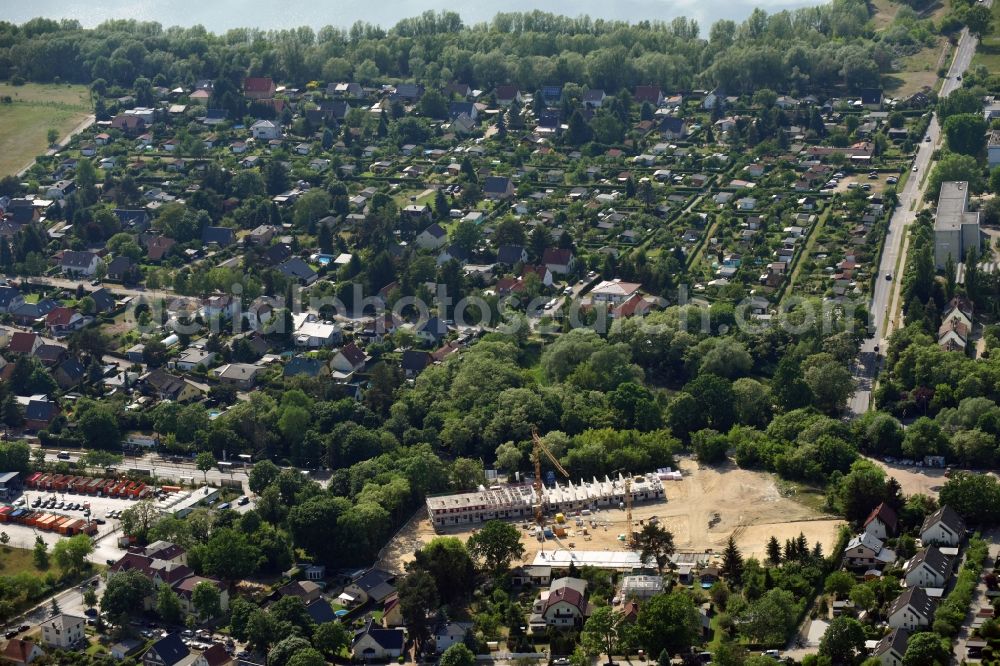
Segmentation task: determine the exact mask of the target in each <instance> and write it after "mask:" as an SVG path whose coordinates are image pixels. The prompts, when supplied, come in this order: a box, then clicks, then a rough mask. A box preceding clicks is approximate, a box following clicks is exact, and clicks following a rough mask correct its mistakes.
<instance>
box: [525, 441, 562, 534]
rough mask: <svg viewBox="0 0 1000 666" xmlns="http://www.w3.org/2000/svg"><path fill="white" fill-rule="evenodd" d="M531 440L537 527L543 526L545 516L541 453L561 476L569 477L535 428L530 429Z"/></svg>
mask: <svg viewBox="0 0 1000 666" xmlns="http://www.w3.org/2000/svg"><path fill="white" fill-rule="evenodd" d="M531 441H532V448H531V460H532V462H534V463H535V522H536V523H538V525H539V527H543V526H544V525H545V516H544V514H543V513H542V454H543V453H544V454H545V457H546V458H548V459H549V462H550V463H552V466H553V467H555V468H556V469H557V470H559V472H560V473H561V474H562V475H563V476H565V477H566V478H567V479H568V478H570V477H569V472H567V471H566V469H565V468H564V467H563V466H562V465H560V464H559V460H558V459H557V458H556V457H555V456H554V455H553V454H552V452H551V451H549V449H548V447H547V446H545V444H543V443H542V438H541V437H539V436H538V430H537V429H536V428H532V429H531Z"/></svg>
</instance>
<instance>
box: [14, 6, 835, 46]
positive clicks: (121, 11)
mask: <svg viewBox="0 0 1000 666" xmlns="http://www.w3.org/2000/svg"><path fill="white" fill-rule="evenodd" d="M824 1H825V0H611V1H608V0H576V1H575V2H566V0H507V1H506V2H503V3H499V4H493V3H486V2H477V3H470V4H471V5H472V6H469V7H456V5H455V4H454V3H451V2H445V1H444V0H386V1H385V2H382V3H377V4H375V5H368V4H365V3H350V2H343V1H342V0H337V1H334V2H329V1H326V2H324V1H323V0H318V1H317V0H283V1H282V2H277V3H276V2H262V1H261V0H243V1H236V0H215V1H209V2H206V1H205V0H88V1H87V2H83V1H81V0H28V1H27V2H26V1H25V0H0V8H2V11H0V17H2V18H3V19H4V20H7V21H13V22H15V23H23V22H24V21H27V20H28V19H31V18H34V17H36V16H44V17H46V18H55V19H59V18H70V19H76V20H78V21H80V23H81V24H82V25H84V26H85V27H93V26H95V25H97V24H99V23H101V22H102V21H105V20H108V19H113V18H124V19H136V20H140V21H156V22H159V23H161V24H162V25H163V26H172V25H181V26H192V25H199V24H200V25H203V26H205V28H206V29H208V30H209V31H211V32H224V31H226V30H229V29H230V28H237V27H255V28H262V29H282V28H294V27H299V26H303V25H306V26H309V27H311V28H313V29H316V30H318V29H319V28H321V27H323V26H326V25H334V26H338V27H344V28H346V27H350V26H351V25H352V24H353V23H355V22H356V21H365V22H368V23H374V24H377V25H381V26H383V27H391V26H392V25H394V24H395V23H396V22H397V21H399V20H400V19H402V18H408V17H411V16H417V15H419V14H421V13H423V12H425V11H427V10H433V11H441V10H449V11H457V12H458V13H459V14H460V15H461V16H462V19H463V21H464V22H465V23H466V24H474V23H479V22H481V21H486V20H489V19H491V18H492V17H493V16H494V15H496V14H497V13H498V12H501V11H503V12H514V11H532V10H535V9H538V10H541V11H545V12H551V13H554V14H564V15H567V16H580V15H583V14H587V15H589V16H590V17H592V18H604V19H613V20H627V21H631V22H636V21H642V20H659V21H670V20H672V19H674V18H676V17H678V16H686V17H688V18H693V19H695V20H697V21H698V23H699V25H700V27H701V34H702V36H703V37H707V35H708V28H709V27H710V26H711V24H712V23H714V22H715V21H717V20H719V19H732V20H735V21H742V20H743V19H745V18H746V17H747V16H749V15H750V13H751V12H752V11H753V10H754V8H755V7H760V8H762V9H764V10H765V11H767V12H769V13H773V12H777V11H781V10H783V9H794V8H797V7H805V6H811V5H818V4H822V3H823V2H824Z"/></svg>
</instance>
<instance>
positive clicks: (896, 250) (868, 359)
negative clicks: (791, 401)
mask: <svg viewBox="0 0 1000 666" xmlns="http://www.w3.org/2000/svg"><path fill="white" fill-rule="evenodd" d="M985 4H986V5H987V6H990V5H992V0H989V1H988V2H987V3H985ZM978 42H979V40H977V39H976V38H975V37H974V36H972V35H970V34H969V31H968V30H962V36H961V39H960V41H959V44H958V48H957V49H956V50H955V57H954V59H953V60H952V63H951V67H950V68H949V69H948V77H947V78H946V79H945V81H944V84H943V85H942V87H941V93H940V94H941V96H947V95H949V94H950V93H951V92H952V91H953V90H956V89H957V88H959V87H961V85H962V84H961V81H959V80H958V79H957V77H958V76H959V75H961V74H963V73H965V71H966V70H967V69H968V68H969V65H970V64H971V62H972V56H973V55H974V54H975V52H976V45H977V44H978ZM926 137H929V138H930V141H922V142H921V143H920V146H919V148H918V150H917V156H916V158H915V159H914V161H913V164H914V165H915V166H916V167H917V171H916V172H911V173H910V178H909V179H908V180H907V181H906V185H905V186H904V187H903V189H902V190H901V191H900V192H899V204H898V206H897V207H896V211H895V212H894V213H893V215H892V218H891V219H890V220H889V229H888V232H887V234H886V239H885V249H884V250H883V252H882V261H881V263H880V265H879V269H878V273H877V274H876V275H875V287H874V293H873V295H872V300H871V305H870V308H869V312H870V313H871V322H870V326H869V337H868V338H866V339H865V340H864V341H863V342H862V344H861V351H860V354H859V356H858V359H857V362H856V363H855V364H854V365H853V367H852V368H851V371H852V373H853V375H854V379H855V381H856V382H857V390H856V391H855V392H854V395H852V396H851V399H850V401H849V404H848V408H849V411H850V413H851V414H852V415H853V416H859V415H861V414H863V413H864V412H866V411H868V409H869V407H870V406H871V392H872V389H873V388H874V386H873V383H874V378H875V375H876V374H877V373H878V370H879V368H880V367H881V365H882V362H883V360H884V359H885V348H886V341H887V340H888V337H889V335H890V334H891V333H892V331H893V330H895V327H896V326H898V325H899V323H900V322H899V321H897V320H896V317H893V316H892V314H893V313H895V312H896V311H897V310H898V309H899V307H900V303H899V299H900V289H901V284H902V282H901V279H900V278H901V275H897V274H896V273H897V272H899V273H900V274H901V273H902V271H903V267H904V266H905V265H906V249H905V241H906V234H907V233H908V227H909V225H910V224H911V223H912V222H913V221H914V220H915V219H916V217H917V211H918V210H919V209H920V205H921V201H922V200H923V196H924V192H925V190H926V183H927V178H926V176H927V171H928V169H930V168H931V156H932V155H933V153H934V151H935V150H936V149H937V148H938V147H939V144H940V142H941V127H940V125H939V124H938V120H937V116H936V115H935V117H934V118H932V119H931V122H930V125H929V126H928V128H927V134H926ZM887 275H890V276H892V279H886V276H887ZM890 308H891V310H890Z"/></svg>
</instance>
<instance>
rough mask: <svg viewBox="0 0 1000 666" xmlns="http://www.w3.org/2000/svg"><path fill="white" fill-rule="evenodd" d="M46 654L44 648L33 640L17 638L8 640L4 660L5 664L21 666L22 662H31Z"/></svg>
mask: <svg viewBox="0 0 1000 666" xmlns="http://www.w3.org/2000/svg"><path fill="white" fill-rule="evenodd" d="M44 656H45V652H44V651H43V650H42V648H40V647H38V646H37V645H35V644H34V643H33V642H32V641H26V640H23V639H21V638H15V639H13V640H10V641H8V642H7V647H5V648H4V651H3V662H4V663H5V664H13V665H14V666H21V665H22V664H30V663H32V662H33V661H35V660H36V659H38V658H40V657H44Z"/></svg>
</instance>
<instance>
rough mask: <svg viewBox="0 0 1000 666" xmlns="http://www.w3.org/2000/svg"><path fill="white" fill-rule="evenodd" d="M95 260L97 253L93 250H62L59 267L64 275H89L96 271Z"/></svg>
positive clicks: (96, 259)
mask: <svg viewBox="0 0 1000 666" xmlns="http://www.w3.org/2000/svg"><path fill="white" fill-rule="evenodd" d="M97 262H98V258H97V255H96V254H94V253H93V252H86V251H84V252H77V251H75V250H66V251H65V252H63V257H62V263H61V264H60V267H61V268H62V272H63V274H64V275H77V276H79V275H86V276H87V277H90V276H91V275H93V274H94V273H95V272H96V271H97Z"/></svg>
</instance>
